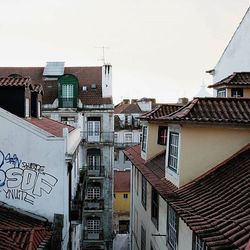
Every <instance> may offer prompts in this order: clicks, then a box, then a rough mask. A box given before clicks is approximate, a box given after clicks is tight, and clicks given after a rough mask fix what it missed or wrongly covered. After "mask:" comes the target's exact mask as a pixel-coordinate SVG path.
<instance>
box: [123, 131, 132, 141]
mask: <svg viewBox="0 0 250 250" xmlns="http://www.w3.org/2000/svg"><path fill="white" fill-rule="evenodd" d="M124 142H125V143H131V142H132V134H131V133H127V134H125V135H124Z"/></svg>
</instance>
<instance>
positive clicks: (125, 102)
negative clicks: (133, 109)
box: [122, 99, 130, 104]
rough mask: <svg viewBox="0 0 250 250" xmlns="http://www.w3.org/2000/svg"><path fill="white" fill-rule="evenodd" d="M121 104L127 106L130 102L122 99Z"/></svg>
mask: <svg viewBox="0 0 250 250" xmlns="http://www.w3.org/2000/svg"><path fill="white" fill-rule="evenodd" d="M122 103H123V104H129V103H130V101H129V99H123V101H122Z"/></svg>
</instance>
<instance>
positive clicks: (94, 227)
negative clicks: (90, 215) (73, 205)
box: [87, 218, 100, 234]
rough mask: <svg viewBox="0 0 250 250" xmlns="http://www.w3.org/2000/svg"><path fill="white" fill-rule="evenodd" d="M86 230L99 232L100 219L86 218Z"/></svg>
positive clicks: (93, 232) (92, 232)
mask: <svg viewBox="0 0 250 250" xmlns="http://www.w3.org/2000/svg"><path fill="white" fill-rule="evenodd" d="M87 228H88V229H87V230H88V233H90V234H99V232H100V219H97V218H96V219H95V218H94V219H89V220H87Z"/></svg>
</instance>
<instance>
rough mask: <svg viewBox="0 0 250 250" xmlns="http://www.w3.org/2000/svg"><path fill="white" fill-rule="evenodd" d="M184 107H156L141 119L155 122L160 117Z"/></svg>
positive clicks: (176, 105) (164, 105)
mask: <svg viewBox="0 0 250 250" xmlns="http://www.w3.org/2000/svg"><path fill="white" fill-rule="evenodd" d="M182 106H183V105H182V104H161V105H158V106H156V107H155V108H154V109H153V110H152V111H150V112H147V113H146V114H144V115H142V116H141V117H140V119H143V120H155V119H157V118H159V117H162V116H166V115H169V114H171V113H173V112H175V111H177V110H178V109H180V108H181V107H182Z"/></svg>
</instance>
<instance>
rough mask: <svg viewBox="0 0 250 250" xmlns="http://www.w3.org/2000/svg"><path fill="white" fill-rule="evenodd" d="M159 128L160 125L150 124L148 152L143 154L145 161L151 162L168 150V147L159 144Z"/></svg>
mask: <svg viewBox="0 0 250 250" xmlns="http://www.w3.org/2000/svg"><path fill="white" fill-rule="evenodd" d="M158 128H159V125H158V124H152V123H150V124H148V139H147V151H146V153H145V154H143V152H142V158H143V159H144V160H149V159H151V158H152V157H154V156H156V155H157V154H159V153H160V152H162V151H164V150H165V149H166V146H164V145H160V144H157V140H158Z"/></svg>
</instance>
